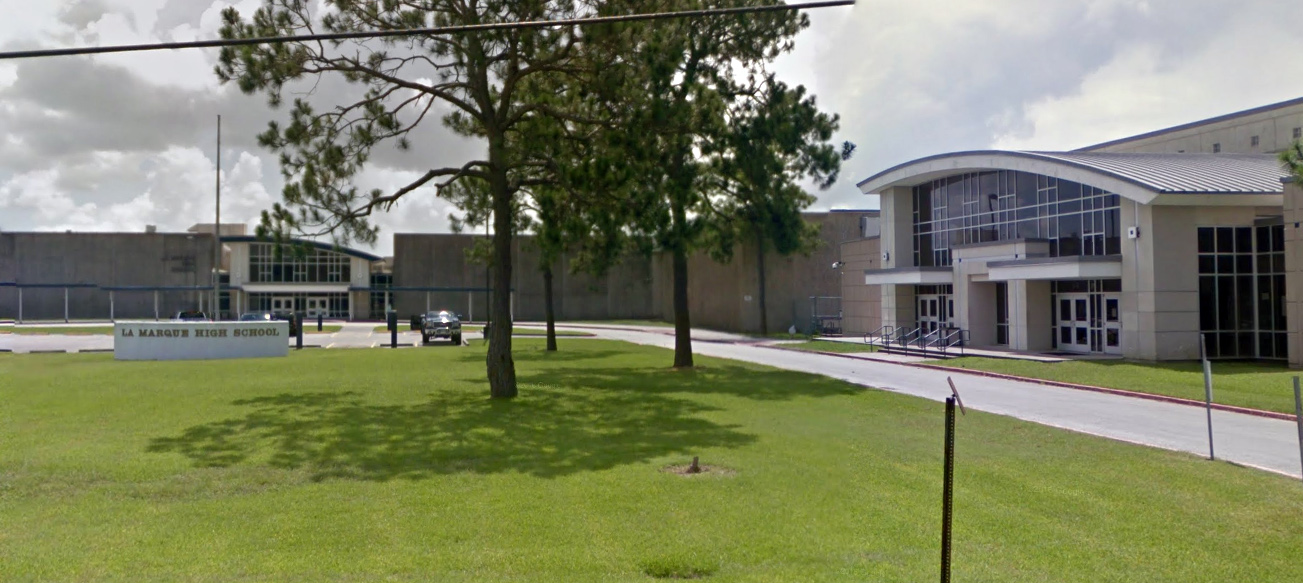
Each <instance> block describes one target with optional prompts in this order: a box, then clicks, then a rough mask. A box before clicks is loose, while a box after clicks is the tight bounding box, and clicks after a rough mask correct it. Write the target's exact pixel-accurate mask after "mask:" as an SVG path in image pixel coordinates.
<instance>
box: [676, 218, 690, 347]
mask: <svg viewBox="0 0 1303 583" xmlns="http://www.w3.org/2000/svg"><path fill="white" fill-rule="evenodd" d="M673 214H674V217H673V219H674V225H672V226H671V228H672V229H674V231H675V241H674V245H673V247H674V368H691V367H692V322H691V320H690V319H689V317H688V244H687V241H685V240H684V239H685V238H686V237H685V236H684V232H685V231H686V224H685V223H686V222H687V213H686V212H684V210H683V206H682V205H679V204H674V209H673Z"/></svg>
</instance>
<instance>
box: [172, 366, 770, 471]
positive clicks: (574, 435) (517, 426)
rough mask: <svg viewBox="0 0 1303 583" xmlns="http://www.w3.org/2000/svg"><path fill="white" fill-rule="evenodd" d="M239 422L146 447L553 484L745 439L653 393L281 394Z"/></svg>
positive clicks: (250, 402)
mask: <svg viewBox="0 0 1303 583" xmlns="http://www.w3.org/2000/svg"><path fill="white" fill-rule="evenodd" d="M234 404H235V405H239V406H243V407H249V408H250V409H251V411H249V413H248V414H247V415H245V416H244V417H242V418H237V419H228V420H225V421H216V422H212V423H206V424H203V425H198V426H195V427H191V428H189V429H187V430H185V431H184V432H182V433H181V434H180V435H178V436H175V437H159V438H155V439H153V440H152V441H151V442H150V444H149V446H148V448H147V451H150V452H156V453H179V454H182V455H184V456H186V457H188V458H190V459H191V460H192V461H193V463H194V464H195V465H196V466H199V467H229V466H234V465H239V464H258V465H268V466H271V467H276V468H282V469H293V470H307V471H309V472H311V474H312V477H313V479H317V480H324V479H330V478H338V479H356V480H373V481H385V480H393V479H409V480H416V479H424V478H430V477H433V476H438V475H447V474H456V473H472V474H491V473H499V472H520V473H526V474H531V475H534V476H539V477H556V476H564V475H569V474H574V473H578V472H584V471H593V470H603V469H608V468H612V467H615V466H619V465H624V464H632V463H637V462H642V461H646V460H650V459H654V458H657V457H661V456H665V455H670V454H689V453H691V452H694V451H697V450H700V449H702V448H708V447H740V446H744V445H748V444H751V443H753V442H755V440H756V437H755V436H754V435H751V434H747V433H743V432H741V431H739V430H738V428H737V426H735V425H720V424H716V423H713V422H711V421H708V420H705V419H701V418H700V417H698V416H697V415H699V414H701V413H704V412H708V411H711V410H713V408H711V407H708V406H704V405H701V404H698V403H694V402H692V401H688V400H685V399H679V398H673V397H668V396H664V395H657V394H654V393H642V392H612V391H586V390H566V389H559V388H555V387H551V386H522V387H521V397H519V398H517V399H514V400H511V401H493V400H488V399H484V398H483V397H481V396H479V395H478V394H476V395H471V394H469V393H447V394H435V395H432V396H431V397H430V399H429V400H428V401H426V402H424V403H419V404H415V405H381V404H372V403H367V402H366V401H365V400H364V398H363V397H362V395H361V394H360V393H356V392H340V393H325V392H320V393H303V394H281V395H276V396H272V397H260V398H256V399H247V400H241V401H236V402H235V403H234Z"/></svg>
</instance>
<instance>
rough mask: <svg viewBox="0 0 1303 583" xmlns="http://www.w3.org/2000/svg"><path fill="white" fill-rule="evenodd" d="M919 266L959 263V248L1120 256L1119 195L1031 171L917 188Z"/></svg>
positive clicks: (949, 179)
mask: <svg viewBox="0 0 1303 583" xmlns="http://www.w3.org/2000/svg"><path fill="white" fill-rule="evenodd" d="M913 194H914V207H913V221H914V232H913V236H914V249H913V252H914V257H913V259H914V265H915V266H920V267H928V266H947V265H950V264H951V250H952V249H953V248H954V247H956V246H959V245H969V244H973V243H986V242H992V241H1010V240H1016V239H1043V240H1047V241H1049V244H1050V255H1051V256H1055V257H1060V256H1073V255H1116V254H1118V253H1120V252H1121V250H1122V245H1121V233H1120V231H1121V228H1120V225H1121V220H1120V214H1119V210H1118V207H1119V204H1120V201H1121V199H1120V198H1119V197H1118V195H1116V194H1112V193H1109V192H1106V191H1104V190H1101V189H1098V188H1095V187H1092V186H1087V185H1084V184H1079V183H1076V182H1071V181H1067V180H1060V179H1058V178H1054V177H1052V176H1041V175H1036V174H1030V173H1027V172H1017V171H1013V170H1001V171H995V172H981V173H969V174H960V175H956V176H949V177H946V178H941V179H937V180H933V181H931V182H928V183H926V184H921V185H919V186H916V187H914V193H913Z"/></svg>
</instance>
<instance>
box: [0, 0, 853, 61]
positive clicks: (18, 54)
mask: <svg viewBox="0 0 1303 583" xmlns="http://www.w3.org/2000/svg"><path fill="white" fill-rule="evenodd" d="M854 4H855V0H835V1H830V2H795V3H792V4H775V5H772V6H743V7H738V8H710V9H706V10H684V11H679V12H653V13H647V14H625V15H620V16H593V17H587V18H570V19H564V20H530V21H525V22H500V23H488V24H466V25H459V26H441V27H436V28H409V29H402V30H373V31H361V32H336V33H325V34H311V35H303V36H276V37H264V38H246V39H215V40H200V41H188V42H172V43H150V44H138V45H115V46H107V47H77V48H68V49H39V50H31V51H10V52H0V60H10V59H32V58H38V57H69V56H75V55H98V54H104V53H135V52H142V51H163V50H175V49H206V48H213V47H236V46H247V45H263V44H280V43H291V42H306V41H333V40H352V39H368V38H386V37H396V36H429V35H447V34H459V33H466V32H475V31H482V30H513V29H528V28H549V27H555V26H584V25H589V24H605V23H612V22H636V21H642V20H667V19H674V18H696V17H702V16H726V15H732V14H752V13H758V12H782V11H792V10H809V9H812V8H831V7H834V6H853V5H854Z"/></svg>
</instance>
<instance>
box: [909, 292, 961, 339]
mask: <svg viewBox="0 0 1303 583" xmlns="http://www.w3.org/2000/svg"><path fill="white" fill-rule="evenodd" d="M954 315H955V301H954V300H953V299H951V297H950V296H949V295H946V294H921V295H919V296H918V327H919V328H920V329H921V332H923V333H929V332H936V331H937V330H940V329H942V328H946V327H947V326H949V322H950V320H951V318H953V317H954Z"/></svg>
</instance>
